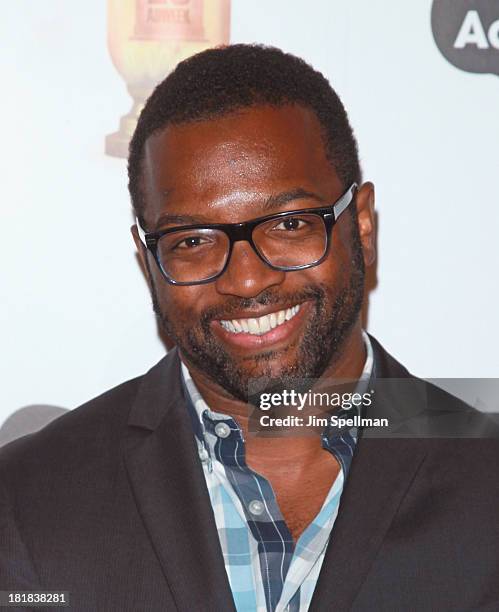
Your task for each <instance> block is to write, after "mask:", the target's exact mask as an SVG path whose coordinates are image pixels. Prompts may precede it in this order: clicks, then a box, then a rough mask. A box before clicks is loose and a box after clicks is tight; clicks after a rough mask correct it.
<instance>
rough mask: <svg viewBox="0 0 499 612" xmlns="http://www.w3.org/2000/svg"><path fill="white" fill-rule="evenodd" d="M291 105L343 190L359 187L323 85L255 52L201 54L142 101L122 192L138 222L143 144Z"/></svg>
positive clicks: (352, 144) (301, 68)
mask: <svg viewBox="0 0 499 612" xmlns="http://www.w3.org/2000/svg"><path fill="white" fill-rule="evenodd" d="M287 104H299V105H301V106H304V107H307V108H309V109H311V110H312V111H313V112H314V113H315V114H316V116H317V118H318V120H319V122H320V124H321V127H322V131H323V137H324V145H325V149H326V155H327V158H328V159H329V161H330V162H331V164H332V166H333V167H334V169H335V170H336V172H337V174H338V176H339V178H340V180H341V181H342V183H343V185H344V187H345V189H346V188H347V187H348V186H349V185H350V184H351V183H353V182H356V183H360V182H361V170H360V163H359V155H358V149H357V142H356V140H355V136H354V134H353V130H352V127H351V126H350V123H349V121H348V116H347V114H346V111H345V108H344V106H343V104H342V102H341V100H340V99H339V97H338V95H337V94H336V93H335V91H334V90H333V89H332V87H331V85H330V84H329V81H328V80H327V79H326V78H325V77H324V76H323V75H322V74H321V73H320V72H318V71H317V70H314V69H313V68H312V67H311V66H310V65H309V64H307V63H306V62H305V61H304V60H302V59H300V58H298V57H296V56H294V55H291V54H290V53H284V52H283V51H281V50H280V49H276V48H275V47H267V46H263V45H246V44H238V45H229V46H224V47H217V48H214V49H207V50H206V51H202V52H201V53H198V54H196V55H193V56H191V57H189V58H188V59H186V60H184V61H183V62H180V63H179V64H178V65H177V67H176V68H175V70H174V71H173V72H171V73H170V74H169V75H168V76H167V77H166V78H165V79H164V81H162V82H161V83H160V84H159V85H158V86H157V87H156V89H155V90H154V91H153V93H152V94H151V96H150V98H149V99H148V100H147V102H146V104H145V106H144V109H143V110H142V112H141V114H140V117H139V120H138V122H137V128H136V130H135V133H134V135H133V137H132V140H131V142H130V149H129V157H128V179H129V182H128V189H129V191H130V196H131V199H132V205H133V207H134V210H135V213H136V215H137V216H138V218H139V220H140V221H141V223H143V212H144V207H145V201H144V200H145V199H144V195H143V190H142V163H143V158H144V146H145V143H146V141H147V139H148V138H149V137H150V136H151V135H153V134H155V133H156V132H159V131H161V130H162V129H164V128H165V127H166V126H167V125H170V124H179V123H186V122H190V121H202V120H206V119H211V118H215V117H220V116H222V115H224V114H227V113H230V112H231V111H236V110H239V109H241V108H247V107H251V106H257V105H272V106H283V105H287Z"/></svg>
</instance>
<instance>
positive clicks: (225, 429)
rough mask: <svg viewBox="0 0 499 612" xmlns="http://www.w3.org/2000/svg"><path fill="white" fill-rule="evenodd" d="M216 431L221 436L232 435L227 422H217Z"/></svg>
mask: <svg viewBox="0 0 499 612" xmlns="http://www.w3.org/2000/svg"><path fill="white" fill-rule="evenodd" d="M215 433H216V434H217V436H218V437H219V438H228V437H229V436H230V427H229V426H228V425H227V423H217V425H215Z"/></svg>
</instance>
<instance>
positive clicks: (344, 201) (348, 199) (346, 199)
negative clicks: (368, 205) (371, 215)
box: [333, 183, 357, 221]
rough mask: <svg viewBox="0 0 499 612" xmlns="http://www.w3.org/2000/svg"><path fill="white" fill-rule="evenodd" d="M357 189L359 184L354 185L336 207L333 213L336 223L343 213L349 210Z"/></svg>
mask: <svg viewBox="0 0 499 612" xmlns="http://www.w3.org/2000/svg"><path fill="white" fill-rule="evenodd" d="M356 189H357V183H352V184H351V185H350V187H349V189H348V191H347V192H346V193H345V195H344V196H343V197H342V198H341V199H340V201H339V202H336V204H335V205H334V207H333V212H334V220H335V221H336V220H337V219H338V217H339V216H340V215H341V213H342V212H343V211H344V210H346V209H347V208H348V206H349V204H350V202H351V201H352V200H353V194H354V192H355V190H356Z"/></svg>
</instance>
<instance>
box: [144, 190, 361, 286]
mask: <svg viewBox="0 0 499 612" xmlns="http://www.w3.org/2000/svg"><path fill="white" fill-rule="evenodd" d="M357 188H358V186H357V183H352V185H350V187H349V188H348V189H347V190H346V191H345V193H344V194H343V195H342V196H340V197H339V198H338V200H336V202H334V203H333V204H330V205H328V206H323V207H321V208H301V209H299V210H286V211H284V212H280V213H275V214H272V215H265V216H264V217H257V218H256V219H250V220H249V221H242V222H241V223H208V224H199V223H198V224H192V225H183V226H181V227H171V228H168V229H165V230H159V231H157V232H146V231H145V230H144V229H143V228H142V226H141V225H140V223H139V220H138V219H137V218H136V219H135V222H136V225H137V231H138V234H139V237H140V240H141V242H142V244H143V245H144V246H145V248H146V249H147V250H149V251H150V252H151V254H152V255H153V257H154V260H155V262H156V265H157V266H158V268H159V270H160V272H161V273H162V275H163V277H164V278H165V280H166V281H167V282H168V283H170V284H171V285H179V286H186V285H205V284H207V283H211V282H213V281H214V280H216V279H217V278H219V277H220V276H222V274H223V273H224V272H225V270H226V269H227V267H228V265H229V262H230V258H231V255H232V249H233V246H234V243H235V242H239V241H241V240H244V241H246V242H248V243H249V244H250V245H251V247H252V249H253V251H254V252H255V253H256V254H257V255H258V257H259V258H260V259H261V260H262V261H263V262H264V263H265V264H267V265H268V266H269V267H270V268H272V269H273V270H280V271H283V272H293V271H296V270H305V269H307V268H313V267H314V266H318V265H319V264H321V263H322V262H323V261H324V259H325V258H326V257H327V255H328V253H329V250H330V247H331V230H332V228H333V226H334V224H335V223H336V222H337V221H338V219H339V217H340V215H341V214H342V213H343V212H344V211H345V210H346V209H347V208H348V206H349V205H350V203H351V202H352V201H353V200H354V198H355V193H356V191H357ZM297 214H313V215H317V216H319V217H321V218H322V220H323V222H324V226H325V229H326V249H325V250H324V254H323V255H322V257H320V258H319V259H318V260H316V261H314V262H312V263H309V264H303V265H301V266H275V265H274V264H271V263H270V262H269V261H267V259H266V258H265V257H264V256H263V255H262V254H261V253H260V252H259V250H258V248H257V246H256V245H255V243H254V241H253V231H254V229H255V228H256V227H257V226H258V225H260V224H261V223H264V222H266V221H270V220H271V219H283V218H286V217H292V216H293V215H297ZM190 229H213V230H220V231H222V232H224V233H225V235H226V236H227V238H228V239H229V249H228V252H227V258H226V260H225V264H224V266H223V268H222V269H221V270H220V271H219V272H217V273H216V274H214V275H212V276H210V277H209V278H205V279H203V280H200V281H189V282H186V281H176V280H174V279H172V278H170V276H169V275H168V273H167V272H166V271H165V269H164V268H163V265H162V263H161V259H160V257H159V254H158V242H159V240H160V238H162V237H163V236H165V235H166V234H173V233H175V232H180V231H185V230H190Z"/></svg>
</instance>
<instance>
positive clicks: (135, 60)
mask: <svg viewBox="0 0 499 612" xmlns="http://www.w3.org/2000/svg"><path fill="white" fill-rule="evenodd" d="M107 7H108V33H107V35H108V48H109V53H110V55H111V58H112V60H113V64H114V66H115V68H116V70H117V71H118V72H119V73H120V75H121V76H122V78H123V79H124V81H125V83H126V87H127V90H128V93H129V94H130V96H131V98H132V100H133V104H132V108H131V109H130V111H129V112H128V113H127V114H126V115H125V116H124V117H122V118H121V119H120V122H119V129H118V131H117V132H115V133H113V134H109V135H108V136H107V137H106V144H105V151H106V154H107V155H111V156H113V157H125V158H126V157H128V143H129V142H130V138H131V136H132V134H133V132H134V130H135V126H136V124H137V118H138V116H139V114H140V111H141V110H142V108H143V106H144V103H145V101H146V99H147V98H148V97H149V95H150V94H151V92H152V90H153V89H154V87H155V86H156V85H157V83H159V82H160V81H162V80H163V79H164V78H165V76H166V75H167V74H168V73H169V72H170V71H171V70H173V68H175V66H176V65H177V64H178V62H180V61H182V60H183V59H185V58H186V57H189V55H193V54H194V53H198V52H199V51H202V50H203V49H206V48H208V47H214V46H216V45H221V44H227V43H228V42H229V33H230V0H108V3H107Z"/></svg>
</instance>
